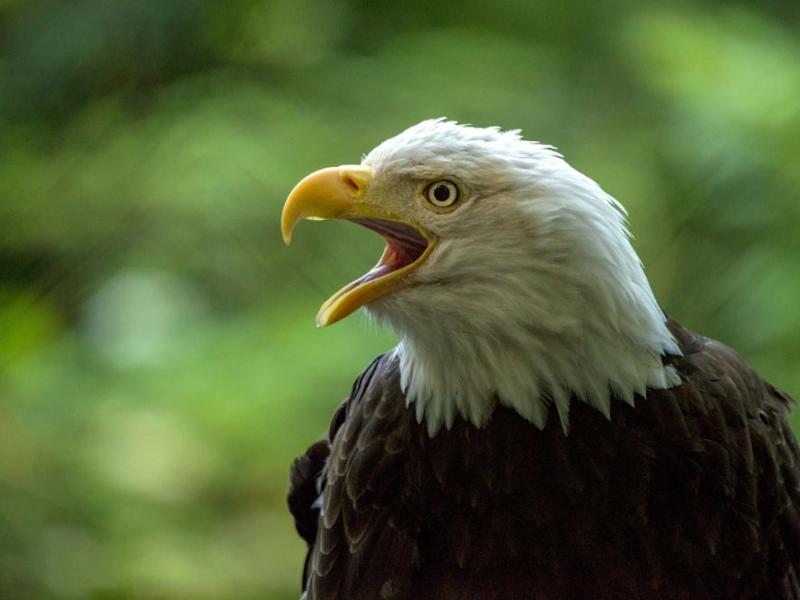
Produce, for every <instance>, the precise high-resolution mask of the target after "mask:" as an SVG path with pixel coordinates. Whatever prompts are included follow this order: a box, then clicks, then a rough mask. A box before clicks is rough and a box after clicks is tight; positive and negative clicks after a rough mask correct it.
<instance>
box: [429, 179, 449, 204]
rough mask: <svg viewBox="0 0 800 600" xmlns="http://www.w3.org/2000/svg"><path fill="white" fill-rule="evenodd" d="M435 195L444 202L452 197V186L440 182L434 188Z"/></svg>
mask: <svg viewBox="0 0 800 600" xmlns="http://www.w3.org/2000/svg"><path fill="white" fill-rule="evenodd" d="M433 197H434V198H436V199H437V200H438V201H439V202H444V201H445V200H448V199H449V198H450V188H449V187H447V186H446V185H444V184H443V183H440V184H439V185H437V186H436V187H435V188H433Z"/></svg>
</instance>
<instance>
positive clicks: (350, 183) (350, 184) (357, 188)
mask: <svg viewBox="0 0 800 600" xmlns="http://www.w3.org/2000/svg"><path fill="white" fill-rule="evenodd" d="M344 182H345V184H346V185H347V187H349V188H350V189H351V190H353V191H354V192H360V191H361V186H360V185H359V184H358V182H357V181H356V180H355V179H353V178H352V177H350V176H349V175H347V176H346V177H345V178H344Z"/></svg>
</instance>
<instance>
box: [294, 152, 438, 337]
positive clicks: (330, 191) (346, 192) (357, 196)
mask: <svg viewBox="0 0 800 600" xmlns="http://www.w3.org/2000/svg"><path fill="white" fill-rule="evenodd" d="M371 179H372V169H371V168H370V167H366V166H361V165H343V166H340V167H330V168H327V169H321V170H319V171H315V172H314V173H312V174H311V175H308V176H307V177H305V178H304V179H303V180H302V181H300V183H298V184H297V185H296V186H295V187H294V189H293V190H292V191H291V193H290V194H289V197H288V198H287V199H286V203H285V204H284V206H283V213H282V214H281V234H282V235H283V240H284V242H285V243H286V244H287V245H289V244H290V243H291V240H292V233H293V231H294V228H295V226H296V225H297V223H299V222H300V221H302V220H303V219H311V220H326V219H346V220H350V221H354V222H356V223H359V224H361V225H364V226H366V227H368V228H370V229H373V230H374V231H377V232H378V233H380V234H381V235H382V236H383V237H384V239H386V242H387V246H386V250H385V251H384V253H383V256H381V260H380V261H379V262H378V264H377V265H375V267H374V268H373V269H372V270H371V271H370V272H369V273H367V274H365V275H364V276H362V277H360V278H358V279H356V280H355V281H353V282H352V283H350V284H348V285H346V286H345V287H343V288H342V289H341V290H339V291H338V292H336V293H335V294H334V295H333V296H331V297H330V298H329V299H328V300H327V301H326V302H325V303H324V304H323V305H322V307H321V308H320V310H319V313H318V314H317V326H318V327H324V326H326V325H330V324H331V323H335V322H336V321H338V320H340V319H343V318H344V317H346V316H347V315H349V314H350V313H352V312H353V311H355V310H356V309H357V308H359V307H361V306H363V305H365V304H367V303H369V302H372V301H373V300H376V299H377V298H379V297H381V296H383V295H385V294H387V293H389V292H391V291H394V290H397V289H399V288H401V287H403V286H404V285H407V283H408V281H409V274H410V273H411V272H412V271H413V270H414V269H416V268H417V267H418V266H419V265H420V264H422V262H424V260H425V259H426V258H427V257H428V255H429V254H430V252H431V250H432V249H433V246H434V244H435V241H434V239H433V237H432V236H431V235H430V234H429V233H428V232H427V231H426V230H424V229H423V228H422V227H420V226H419V225H418V224H416V223H413V222H411V221H408V220H406V219H403V218H402V217H400V216H398V215H397V214H395V213H393V212H392V211H390V210H388V209H386V208H384V207H383V206H381V205H379V204H375V203H373V202H368V201H366V200H365V197H366V193H367V189H368V187H369V185H370V181H371Z"/></svg>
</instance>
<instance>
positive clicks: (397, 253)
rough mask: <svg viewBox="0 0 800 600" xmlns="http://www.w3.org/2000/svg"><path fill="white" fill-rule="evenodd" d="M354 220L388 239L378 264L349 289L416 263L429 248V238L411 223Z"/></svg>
mask: <svg viewBox="0 0 800 600" xmlns="http://www.w3.org/2000/svg"><path fill="white" fill-rule="evenodd" d="M352 221H353V222H354V223H358V224H359V225H362V226H364V227H366V228H367V229H371V230H372V231H374V232H375V233H377V234H379V235H380V236H381V237H382V238H383V239H384V240H386V249H385V250H384V251H383V255H382V256H381V259H380V261H378V264H377V265H375V266H374V267H372V269H370V270H369V271H368V272H367V273H365V274H364V275H362V276H361V277H359V278H358V279H357V280H356V281H354V282H353V283H352V284H350V285H349V286H348V288H349V289H353V288H355V287H357V286H359V285H363V284H365V283H367V282H369V281H374V280H375V279H380V278H381V277H385V276H386V275H389V274H390V273H393V272H395V271H399V270H400V269H402V268H403V267H407V266H408V265H411V264H413V263H415V262H416V261H417V260H418V259H419V258H420V257H421V256H422V255H423V254H424V252H425V250H427V248H428V243H429V242H428V240H427V239H425V236H423V235H422V234H421V233H420V232H419V231H417V230H416V229H415V228H414V227H412V226H411V225H407V224H405V223H400V222H398V221H386V220H383V219H353V220H352Z"/></svg>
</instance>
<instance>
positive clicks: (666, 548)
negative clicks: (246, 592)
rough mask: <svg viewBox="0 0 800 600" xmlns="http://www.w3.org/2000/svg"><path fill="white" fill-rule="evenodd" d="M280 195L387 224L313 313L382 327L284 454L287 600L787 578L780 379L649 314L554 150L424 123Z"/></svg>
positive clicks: (796, 458)
mask: <svg viewBox="0 0 800 600" xmlns="http://www.w3.org/2000/svg"><path fill="white" fill-rule="evenodd" d="M302 219H314V220H320V219H346V220H349V221H352V222H354V223H357V224H359V225H362V226H364V227H367V228H369V229H371V230H373V231H375V232H377V233H378V234H380V235H381V236H382V237H383V238H384V239H385V241H386V249H385V250H384V252H383V255H382V256H381V258H380V261H379V262H378V264H377V265H376V266H375V267H374V268H373V269H372V270H370V271H369V272H368V273H366V274H365V275H363V276H362V277H360V278H358V279H356V280H355V281H353V282H352V283H350V284H349V285H347V286H345V287H344V288H342V289H341V290H340V291H339V292H337V293H336V294H334V295H333V296H332V297H331V298H330V299H329V300H328V301H327V302H325V304H324V305H323V306H322V308H321V310H320V312H319V315H318V317H317V322H318V325H319V326H325V325H328V324H330V323H333V322H335V321H337V320H339V319H342V318H343V317H345V316H347V315H348V314H350V313H352V312H353V311H355V310H356V309H358V308H359V307H363V308H364V309H365V310H366V312H367V313H368V314H369V315H370V316H371V317H372V318H373V319H375V320H376V321H378V322H381V323H385V324H387V325H388V326H389V327H391V328H392V329H393V330H394V331H395V332H396V333H397V335H398V337H399V343H398V344H397V346H396V347H395V348H394V349H392V350H391V351H389V352H387V353H386V354H384V355H382V356H379V357H378V358H376V359H375V360H374V361H373V362H372V364H370V365H369V366H368V367H367V369H366V370H365V371H364V372H363V373H362V374H361V375H360V376H359V377H358V378H357V379H356V381H355V384H354V385H353V388H352V391H351V393H350V395H349V397H348V398H347V399H346V400H345V401H344V402H343V403H342V404H341V406H340V407H339V408H338V410H337V411H336V412H335V414H334V416H333V420H332V423H331V426H330V431H329V433H328V434H327V436H326V437H325V438H324V439H322V440H320V441H318V442H317V443H315V444H314V445H312V446H311V447H310V448H309V449H308V451H307V452H306V453H305V455H303V456H301V457H300V458H298V459H297V460H296V461H295V462H294V464H293V465H292V469H291V476H290V477H291V483H290V491H289V498H288V501H289V507H290V509H291V512H292V513H293V515H294V518H295V523H296V527H297V530H298V532H299V534H300V535H301V536H302V538H303V539H304V540H305V541H306V542H307V544H308V555H307V559H306V564H305V569H304V573H303V580H302V587H303V594H304V597H305V598H306V599H307V600H312V599H313V600H323V599H334V598H336V599H348V600H362V599H363V600H374V599H384V600H386V599H389V600H411V599H413V600H425V599H476V600H484V599H485V600H489V599H496V600H506V599H526V600H527V599H542V600H554V599H559V598H592V599H605V598H608V599H640V598H641V599H658V598H668V599H672V598H675V599H691V598H709V599H711V598H714V599H717V598H800V580H799V579H798V576H799V573H798V567H799V566H800V514H798V506H799V503H800V454H798V446H797V442H796V440H795V438H794V435H793V433H792V431H791V429H790V427H789V424H788V422H787V411H788V409H789V407H790V405H791V404H792V400H791V399H790V398H789V396H787V395H786V394H785V393H783V392H781V391H779V390H777V389H776V388H774V387H773V386H771V385H770V384H768V383H767V382H765V381H764V380H763V379H761V377H759V376H758V374H756V373H755V372H754V371H753V369H752V368H750V367H749V366H748V365H747V364H746V363H745V362H744V361H743V360H742V359H741V358H740V357H739V356H738V355H737V354H736V353H735V352H734V351H733V350H731V349H730V348H727V347H726V346H724V345H723V344H721V343H719V342H717V341H714V340H711V339H708V338H705V337H702V336H700V335H697V334H694V333H692V332H690V331H688V330H687V329H684V328H683V327H681V326H680V325H679V324H678V323H676V322H675V321H673V320H671V319H670V318H668V317H667V316H665V314H664V313H663V312H662V310H661V308H660V307H659V305H658V303H657V301H656V299H655V297H654V295H653V292H652V290H651V288H650V284H649V283H648V280H647V278H646V276H645V273H644V270H643V267H642V264H641V262H640V260H639V258H638V256H637V255H636V253H635V251H634V249H633V247H632V246H631V243H630V239H629V233H628V229H627V225H626V219H625V211H624V209H623V207H622V206H621V205H620V204H619V203H618V202H617V201H616V200H615V199H614V198H612V197H611V196H609V195H608V194H607V193H605V192H604V191H603V190H602V189H601V188H600V187H599V186H598V185H597V184H596V183H595V182H594V181H592V180H591V179H589V178H588V177H586V176H584V175H582V174H581V173H579V172H577V171H576V170H575V169H573V168H572V167H571V166H569V165H568V164H567V162H565V160H564V159H563V157H562V156H561V155H560V154H558V153H557V152H556V151H555V149H553V148H552V147H550V146H546V145H542V144H539V143H536V142H531V141H526V140H524V139H523V138H522V137H521V135H520V133H519V132H518V131H501V130H500V129H498V128H495V127H490V128H476V127H468V126H463V125H460V124H457V123H455V122H452V121H447V120H443V119H438V120H429V121H424V122H422V123H419V124H418V125H415V126H413V127H411V128H410V129H408V130H406V131H404V132H402V133H400V134H399V135H397V136H396V137H393V138H391V139H389V140H387V141H385V142H383V143H382V144H380V145H379V146H378V147H376V148H375V149H374V150H372V151H371V152H370V153H369V154H367V155H366V156H365V157H364V159H363V160H362V162H361V164H359V165H345V166H340V167H334V168H327V169H322V170H320V171H317V172H315V173H312V174H311V175H309V176H308V177H306V178H305V179H303V180H302V181H301V182H300V183H298V184H297V186H296V187H295V188H294V190H292V192H291V194H290V195H289V197H288V199H287V201H286V204H285V206H284V209H283V214H282V217H281V228H282V233H283V237H284V240H285V241H286V242H287V243H288V242H289V241H290V238H291V235H292V231H293V229H294V227H295V225H296V224H297V223H298V222H299V221H300V220H302Z"/></svg>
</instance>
